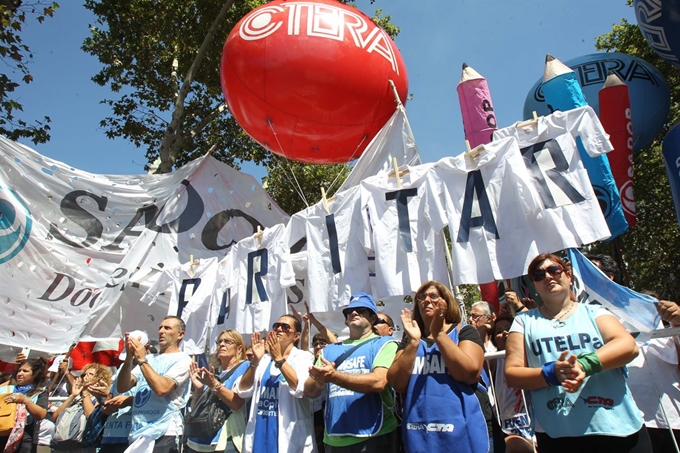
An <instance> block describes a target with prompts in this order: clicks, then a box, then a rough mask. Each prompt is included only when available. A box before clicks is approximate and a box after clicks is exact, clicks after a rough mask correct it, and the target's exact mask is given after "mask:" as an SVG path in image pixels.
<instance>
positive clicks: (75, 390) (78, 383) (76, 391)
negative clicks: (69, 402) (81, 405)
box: [71, 377, 83, 396]
mask: <svg viewBox="0 0 680 453" xmlns="http://www.w3.org/2000/svg"><path fill="white" fill-rule="evenodd" d="M82 391H83V378H81V377H77V378H76V380H75V381H73V385H72V386H71V395H72V396H78V395H80V392H82Z"/></svg>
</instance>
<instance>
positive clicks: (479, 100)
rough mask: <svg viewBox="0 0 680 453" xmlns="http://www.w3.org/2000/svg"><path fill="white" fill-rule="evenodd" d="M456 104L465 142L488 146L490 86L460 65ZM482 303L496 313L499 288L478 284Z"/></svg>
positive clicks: (491, 114)
mask: <svg viewBox="0 0 680 453" xmlns="http://www.w3.org/2000/svg"><path fill="white" fill-rule="evenodd" d="M456 91H458V102H459V103H460V113H461V115H462V116H463V129H464V130H465V140H467V141H468V142H469V143H470V146H471V147H472V148H474V147H476V146H478V145H484V144H486V143H489V142H491V139H492V135H493V132H494V131H495V130H496V129H498V126H497V125H496V115H495V113H494V111H493V102H491V94H490V93H489V84H488V83H487V82H486V79H485V78H484V77H482V75H481V74H480V73H478V72H477V71H475V70H474V69H472V68H471V67H470V66H468V65H467V64H465V63H463V74H462V75H461V76H460V82H459V83H458V87H456ZM479 289H480V291H481V292H482V300H485V301H487V302H489V303H490V304H492V305H493V306H494V308H495V309H496V312H498V308H499V307H498V285H497V284H496V282H490V283H481V284H480V285H479Z"/></svg>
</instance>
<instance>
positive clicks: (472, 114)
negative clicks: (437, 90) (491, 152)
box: [456, 63, 498, 148]
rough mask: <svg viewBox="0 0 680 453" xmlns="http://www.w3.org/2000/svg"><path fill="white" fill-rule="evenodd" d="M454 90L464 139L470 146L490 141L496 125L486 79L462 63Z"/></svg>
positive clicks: (496, 127)
mask: <svg viewBox="0 0 680 453" xmlns="http://www.w3.org/2000/svg"><path fill="white" fill-rule="evenodd" d="M456 91H458V102H459V103H460V113H461V114H462V116H463V128H464V129H465V140H467V141H468V142H470V146H471V147H472V148H474V147H475V146H477V145H484V144H486V143H489V142H491V139H492V135H493V132H494V131H495V130H496V129H498V126H497V125H496V115H495V114H494V111H493V102H491V94H490V93H489V84H488V83H487V82H486V79H485V78H484V77H482V75H481V74H480V73H478V72H477V71H475V70H474V69H472V68H471V67H470V66H468V65H467V64H465V63H463V74H462V75H461V76H460V82H459V83H458V87H456Z"/></svg>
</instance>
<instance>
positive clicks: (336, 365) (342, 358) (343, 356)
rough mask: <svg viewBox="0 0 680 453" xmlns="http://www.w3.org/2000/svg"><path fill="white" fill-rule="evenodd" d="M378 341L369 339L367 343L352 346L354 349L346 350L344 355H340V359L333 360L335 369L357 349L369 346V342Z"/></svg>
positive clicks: (377, 338)
mask: <svg viewBox="0 0 680 453" xmlns="http://www.w3.org/2000/svg"><path fill="white" fill-rule="evenodd" d="M379 339H380V337H376V338H371V339H370V340H368V341H364V342H363V343H359V344H357V345H354V347H352V348H351V349H348V350H347V351H345V352H344V353H342V354H341V355H340V357H338V358H337V359H335V368H337V367H339V366H340V364H341V363H342V362H344V361H345V359H346V358H347V357H349V356H350V355H352V354H353V353H354V351H356V350H357V349H359V347H360V346H363V345H366V344H369V343H371V342H373V341H375V340H379Z"/></svg>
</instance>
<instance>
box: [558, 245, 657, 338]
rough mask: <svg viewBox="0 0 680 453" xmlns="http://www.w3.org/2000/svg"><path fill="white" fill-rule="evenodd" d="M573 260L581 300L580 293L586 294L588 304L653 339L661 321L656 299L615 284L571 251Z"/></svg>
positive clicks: (578, 253) (570, 258)
mask: <svg viewBox="0 0 680 453" xmlns="http://www.w3.org/2000/svg"><path fill="white" fill-rule="evenodd" d="M569 260H570V261H571V264H572V267H573V272H574V278H575V279H576V280H577V282H576V284H575V285H574V286H575V288H578V289H580V290H581V291H578V290H577V292H579V294H576V296H577V297H578V299H579V300H581V298H582V294H580V292H585V293H586V294H587V297H588V302H587V303H591V304H600V305H602V306H604V307H605V308H607V309H608V310H609V311H611V312H612V313H614V315H616V316H617V317H618V318H619V319H620V320H621V321H625V322H626V323H628V324H629V325H630V326H632V327H633V330H634V331H637V332H640V333H641V334H643V337H646V338H649V337H648V336H647V335H649V334H650V333H651V332H652V331H653V330H654V329H656V328H657V327H658V325H659V322H660V321H661V317H660V316H659V313H658V312H657V311H656V305H655V304H656V303H657V300H656V299H655V298H653V297H652V296H648V295H646V294H640V293H637V292H635V291H633V290H632V289H630V288H626V287H625V286H621V285H619V284H618V283H615V282H613V281H612V280H611V279H610V278H609V277H607V276H606V275H605V274H604V273H603V272H602V271H601V270H600V269H599V268H598V267H597V266H595V265H594V264H593V263H592V262H591V261H590V260H589V259H587V258H586V257H585V256H583V254H581V252H579V251H578V250H577V249H569ZM643 341H644V340H643Z"/></svg>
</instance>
